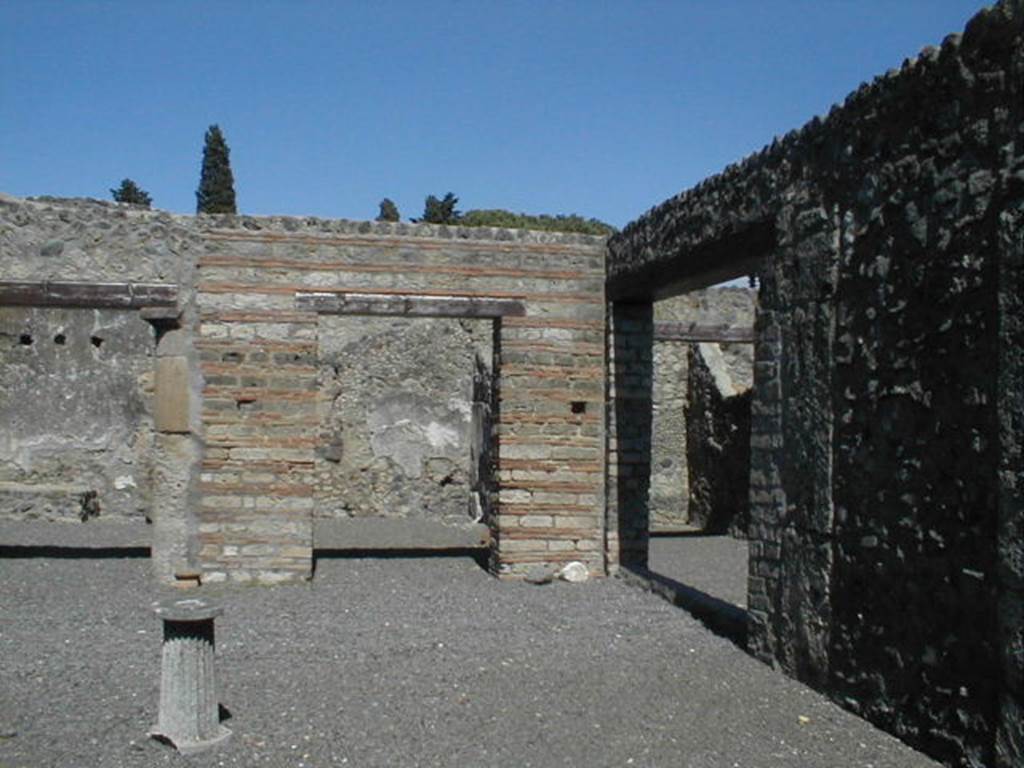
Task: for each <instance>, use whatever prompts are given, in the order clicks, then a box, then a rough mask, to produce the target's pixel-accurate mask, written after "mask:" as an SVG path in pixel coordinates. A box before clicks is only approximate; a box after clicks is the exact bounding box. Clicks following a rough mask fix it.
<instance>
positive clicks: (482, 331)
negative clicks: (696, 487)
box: [0, 197, 605, 582]
mask: <svg viewBox="0 0 1024 768" xmlns="http://www.w3.org/2000/svg"><path fill="white" fill-rule="evenodd" d="M604 255H605V245H604V240H603V239H601V238H593V237H586V236H579V235H566V234H557V233H537V232H523V231H510V230H498V229H486V228H474V229H462V228H449V227H435V226H430V225H409V224H401V223H399V224H390V223H359V222H343V221H323V220H317V219H292V218H251V217H227V216H221V217H189V216H172V215H170V214H166V213H162V212H159V211H145V210H139V209H135V208H132V207H129V206H119V205H115V204H108V203H101V202H98V201H81V200H79V201H75V200H52V199H42V200H17V199H14V198H9V197H3V198H0V260H2V261H0V266H2V274H3V275H4V278H5V281H6V283H5V287H3V290H4V291H5V292H6V293H5V294H4V295H5V296H7V297H8V298H7V299H6V301H7V303H8V304H12V305H17V306H8V307H5V308H4V309H3V313H4V314H3V326H2V328H0V331H2V333H3V336H2V342H3V350H2V352H0V354H2V358H0V362H2V363H3V366H2V367H3V371H2V374H0V375H2V376H3V377H4V383H5V384H7V386H5V387H4V390H3V397H2V399H0V413H3V414H4V415H5V417H6V418H9V420H10V422H11V424H12V425H13V427H14V429H13V430H12V431H9V432H8V433H6V434H5V436H4V442H3V443H2V444H0V451H2V453H0V473H2V474H0V483H5V485H2V486H0V498H2V499H3V500H2V501H0V508H2V509H3V510H4V511H5V512H4V513H5V514H19V515H22V516H29V515H32V514H37V515H39V516H43V515H46V516H57V515H60V516H68V515H71V516H74V515H81V514H87V515H95V514H96V513H97V512H98V513H99V514H100V515H101V516H108V517H113V516H115V515H116V516H143V515H144V516H147V517H148V518H150V519H151V520H152V521H153V523H154V527H153V532H154V562H155V564H156V568H157V572H158V575H160V576H161V578H164V579H169V578H173V575H174V574H175V573H176V572H180V571H184V570H191V569H195V568H199V569H201V570H203V571H204V572H205V577H206V579H207V580H208V581H210V580H218V579H233V580H238V581H246V580H258V581H264V582H271V581H279V580H284V579H290V578H296V577H306V576H308V575H309V574H310V572H311V565H312V560H311V556H312V548H313V545H314V542H313V533H312V531H313V517H314V515H317V516H319V517H322V518H329V517H332V516H345V517H348V516H352V517H361V518H366V517H381V516H389V517H404V518H408V519H414V520H416V521H417V522H418V523H422V522H423V521H424V520H426V519H431V520H434V521H437V522H439V523H449V524H457V525H460V526H461V525H465V524H466V523H470V522H472V521H474V520H484V521H485V522H486V523H487V524H488V525H489V526H490V530H491V533H490V537H491V541H492V551H493V558H492V565H493V568H494V570H495V572H497V573H499V574H502V575H509V576H516V575H521V574H522V573H524V572H525V571H526V570H527V569H529V568H531V567H533V566H537V565H540V566H543V567H546V568H552V569H553V568H556V567H558V566H559V565H561V564H563V563H565V562H569V561H573V560H579V561H582V562H584V563H585V564H586V565H587V567H588V568H589V569H590V570H591V572H592V573H594V574H601V573H604V570H605V562H604V551H603V535H604V533H603V523H604V515H603V507H602V500H603V497H604V493H603V487H604V472H603V462H602V456H603V446H604V440H603V429H604V424H603V403H604V390H605V384H604V343H603V342H604V325H605V323H604V311H605V309H604V300H603V287H604ZM11 281H20V283H17V284H15V283H12V282H11ZM47 281H51V282H52V281H58V282H60V283H61V285H63V286H64V287H63V288H61V287H60V286H58V288H59V290H57V289H54V290H50V289H49V288H48V285H49V283H48V282H47ZM82 283H90V285H89V286H86V287H84V288H83V287H81V284H82ZM100 283H103V284H104V285H98V284H100ZM140 283H159V284H160V285H162V286H165V287H168V288H169V289H177V297H178V304H177V306H176V307H172V308H167V307H165V308H164V309H162V310H161V311H159V312H149V311H148V310H147V308H146V307H145V306H144V302H143V303H139V302H142V299H143V298H144V293H140V294H139V302H135V303H131V302H129V304H130V306H129V304H125V306H124V307H123V308H122V309H118V310H113V309H102V310H100V309H97V308H96V307H95V306H94V305H93V304H91V303H90V301H95V297H96V296H97V295H100V294H104V293H105V292H106V293H107V294H109V293H110V292H111V291H113V292H114V293H118V295H124V296H128V297H129V298H130V297H132V296H133V295H134V294H133V291H134V290H136V289H135V288H133V286H137V285H138V284H140ZM27 284H30V285H27ZM70 284H73V285H72V288H73V286H74V285H78V286H79V288H76V289H74V290H70V291H68V290H66V289H67V287H68V285H70ZM26 286H27V287H26ZM33 286H34V287H33ZM19 291H21V293H19ZM302 294H311V295H312V296H314V297H317V296H319V297H321V298H322V297H327V299H328V301H327V304H330V303H331V301H332V300H333V301H335V303H338V302H339V301H341V302H342V303H344V301H348V300H350V299H354V300H355V302H356V304H358V305H359V307H360V308H359V309H357V310H356V311H357V313H359V315H360V316H353V317H349V316H334V315H332V314H331V313H332V312H333V311H335V310H331V309H324V308H323V307H322V306H321V305H320V304H317V305H315V306H313V305H309V304H304V303H303V302H302V300H301V295H302ZM25 296H34V297H35V298H34V299H31V300H26V299H25ZM345 297H348V298H345ZM343 300H344V301H343ZM32 301H37V302H42V304H48V306H46V307H43V306H33V305H32ZM62 302H63V303H62ZM69 302H70V303H69ZM25 304H28V305H29V306H22V305H25ZM140 308H141V309H140ZM349 309H351V307H349ZM337 311H348V310H343V309H339V310H337ZM380 312H383V313H384V314H390V315H396V316H401V319H397V318H371V317H365V316H362V315H366V314H371V315H372V314H377V313H380ZM419 312H426V313H427V314H430V315H438V314H440V316H441V317H442V318H447V319H440V318H438V317H416V315H417V313H419ZM141 316H145V317H146V318H147V320H148V321H149V324H148V325H147V323H146V322H144V321H143V320H142V319H141ZM457 318H462V319H457ZM23 337H31V339H32V341H31V343H23V341H22V339H23ZM61 341H63V343H61ZM111 372H116V375H108V374H111ZM101 375H102V379H101V378H100V377H101ZM43 381H45V382H47V386H45V387H39V386H37V385H38V384H39V383H40V382H43ZM65 395H66V396H67V397H65ZM55 398H64V400H63V401H61V402H62V404H61V405H60V406H59V407H52V406H51V401H52V400H53V399H55ZM65 401H66V402H65ZM36 409H37V410H39V411H46V410H47V409H48V411H49V413H52V414H53V417H52V418H49V416H47V417H44V418H33V417H32V412H33V410H36ZM62 409H63V410H62ZM66 416H70V417H71V418H64V417H66ZM58 422H60V423H58ZM15 486H17V487H15ZM26 488H27V490H26ZM93 491H96V493H95V494H93V493H92V492H93ZM55 493H65V494H66V495H69V498H68V499H63V500H59V501H60V503H59V504H57V502H52V503H51V501H49V499H50V498H51V497H52V496H53V495H54V494H55ZM47 494H49V496H47ZM47 505H49V506H47ZM83 510H84V511H83ZM332 545H333V546H338V545H339V543H338V542H337V541H334V542H332ZM341 545H343V543H341Z"/></svg>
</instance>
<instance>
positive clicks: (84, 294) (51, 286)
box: [0, 280, 178, 309]
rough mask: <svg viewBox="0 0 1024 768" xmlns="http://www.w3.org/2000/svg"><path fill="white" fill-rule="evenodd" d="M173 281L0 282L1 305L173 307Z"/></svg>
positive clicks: (110, 307)
mask: <svg viewBox="0 0 1024 768" xmlns="http://www.w3.org/2000/svg"><path fill="white" fill-rule="evenodd" d="M177 304H178V286H177V285H174V284H173V283H85V282H63V281H60V282H58V281H50V280H41V281H34V282H14V281H7V280H3V281H0V306H19V307H78V308H86V309H93V308H97V309H141V308H142V307H176V306H177Z"/></svg>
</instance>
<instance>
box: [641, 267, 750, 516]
mask: <svg viewBox="0 0 1024 768" xmlns="http://www.w3.org/2000/svg"><path fill="white" fill-rule="evenodd" d="M756 296H757V293H756V291H753V290H751V289H748V288H741V287H722V288H711V289H708V290H703V291H694V292H693V293H687V294H684V295H682V296H676V297H673V298H670V299H665V300H664V301H658V302H655V304H654V323H655V327H657V326H658V324H659V323H682V324H696V325H707V326H723V325H724V326H730V327H737V328H752V327H753V325H754V308H755V302H756ZM717 346H719V347H720V349H721V352H722V354H723V355H724V358H725V361H726V365H727V367H728V371H729V375H730V377H731V379H732V381H733V382H734V383H735V385H736V386H737V387H738V390H739V391H742V390H744V389H749V388H750V386H751V384H752V382H753V371H754V365H753V363H754V360H753V346H752V345H750V344H739V343H732V344H730V343H723V344H720V345H717ZM692 347H693V345H692V344H691V343H687V342H682V341H668V340H659V339H657V338H655V340H654V371H653V376H654V378H653V389H652V398H653V406H652V407H653V413H652V423H651V490H650V505H651V512H650V515H651V518H650V520H651V530H653V531H672V530H679V529H681V528H684V527H686V526H689V525H691V523H692V521H691V519H690V517H691V516H690V513H689V497H690V488H689V474H690V473H689V471H688V468H687V451H688V450H689V449H688V445H687V436H686V435H687V421H686V408H687V404H688V402H689V399H690V396H689V394H688V393H689V384H688V381H689V379H688V359H689V355H690V354H691V349H692Z"/></svg>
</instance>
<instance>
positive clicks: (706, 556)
mask: <svg viewBox="0 0 1024 768" xmlns="http://www.w3.org/2000/svg"><path fill="white" fill-rule="evenodd" d="M747 553H748V548H747V542H745V541H743V540H741V539H734V538H732V537H731V536H652V537H651V543H650V549H649V550H648V567H649V568H650V569H651V570H652V571H653V572H654V573H657V574H660V575H662V576H667V577H668V578H670V579H674V580H675V581H678V582H679V583H680V584H685V585H686V586H688V587H693V588H694V589H699V590H700V591H701V592H705V593H707V594H709V595H711V596H712V597H717V598H718V599H719V600H725V601H726V602H728V603H732V604H733V605H735V606H738V607H740V608H746V607H747Z"/></svg>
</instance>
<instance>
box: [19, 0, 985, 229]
mask: <svg viewBox="0 0 1024 768" xmlns="http://www.w3.org/2000/svg"><path fill="white" fill-rule="evenodd" d="M982 5H983V3H982V2H980V0H617V1H612V0H547V2H542V1H541V0H530V1H522V2H517V1H516V0H508V1H507V2H499V1H498V0H450V1H449V0H429V2H428V1H423V0H421V1H420V2H407V1H406V0H377V1H374V2H371V1H370V0H363V1H361V2H356V1H355V0H351V1H349V2H342V0H336V1H335V2H326V1H324V2H313V1H309V2H304V1H303V0H290V1H285V0H280V1H279V2H271V1H269V0H239V1H238V2H232V1H229V0H223V1H218V0H200V1H195V2H194V1H192V0H173V1H172V0H166V1H164V2H158V1H157V0H124V1H123V2H109V1H105V2H101V1H100V0H61V1H59V2H57V1H52V0H0V192H5V193H7V194H13V195H18V196H29V195H59V196H85V197H100V198H105V199H109V197H110V195H109V188H110V187H115V186H117V185H118V184H119V182H120V180H121V179H122V178H124V177H126V176H127V177H131V178H132V179H134V180H135V181H136V182H137V183H138V184H139V185H140V186H142V187H143V188H144V189H145V190H147V191H148V192H149V193H150V194H151V195H152V196H153V199H154V207H158V208H163V209H166V210H171V211H176V212H181V213H192V212H194V211H195V189H196V185H197V182H198V177H199V163H200V157H201V153H202V141H203V134H204V132H205V130H206V128H207V126H208V125H210V124H211V123H218V124H219V125H220V126H221V128H222V130H223V131H224V134H225V136H226V138H227V141H228V144H229V146H230V147H231V163H232V168H233V170H234V174H235V188H236V191H237V194H238V206H239V210H240V211H241V212H243V213H251V214H258V215H262V214H289V215H293V214H308V215H314V216H322V217H330V218H349V219H369V218H373V217H374V216H376V214H377V205H378V203H379V201H380V200H381V198H383V197H385V196H386V197H391V198H392V199H393V200H395V202H396V203H397V204H398V206H399V208H400V210H401V212H402V216H403V218H408V217H410V216H413V217H417V216H419V215H420V214H421V213H422V211H423V198H424V197H425V196H426V195H427V194H435V195H438V196H441V195H443V194H444V193H446V192H448V191H452V192H454V193H455V194H456V195H458V197H459V199H460V204H459V207H460V208H461V209H462V210H468V209H472V208H507V209H511V210H513V211H517V212H519V211H522V212H528V213H579V214H581V215H584V216H588V217H589V216H594V217H597V218H599V219H603V220H605V221H607V222H609V223H611V224H613V225H615V226H618V227H621V226H623V225H624V224H626V223H627V222H628V221H630V220H632V219H634V218H636V217H637V216H638V215H640V214H641V213H643V212H644V211H645V210H647V209H648V208H650V207H651V206H653V205H655V204H656V203H658V202H660V201H661V200H663V199H665V198H667V197H670V196H671V195H674V194H676V193H677V192H679V191H680V190H682V189H685V188H687V187H690V186H692V185H693V184H695V183H697V182H698V181H700V180H701V179H702V178H704V177H705V176H708V175H710V174H713V173H715V172H717V171H719V170H721V169H722V168H723V167H724V166H725V165H727V164H728V163H730V162H732V161H735V160H739V159H740V158H742V157H744V156H745V155H747V154H750V153H751V152H753V151H756V150H758V149H760V148H761V147H762V146H763V145H765V144H767V143H770V142H771V140H772V138H773V137H774V136H775V135H777V134H782V133H785V132H786V131H788V130H790V129H792V128H797V127H799V126H800V125H802V124H803V123H805V122H806V121H807V120H809V119H810V118H811V117H813V116H814V115H816V114H823V113H826V112H827V111H828V109H829V108H830V107H831V105H832V104H833V103H834V102H837V101H842V100H843V99H844V98H845V96H846V94H847V93H849V92H850V91H851V90H853V89H855V88H856V87H857V86H858V85H859V84H860V83H861V82H862V81H865V80H870V79H872V78H873V77H874V76H876V75H879V74H881V73H883V72H884V71H885V70H887V69H889V68H892V67H898V66H900V64H901V63H902V62H903V60H904V58H906V57H909V56H913V55H916V54H917V53H918V51H919V50H920V49H921V48H922V47H924V46H925V45H931V44H934V45H937V44H939V43H941V41H942V39H943V37H945V36H946V35H947V34H948V33H951V32H960V31H962V30H963V27H964V24H965V23H966V21H967V20H968V19H969V18H970V16H971V15H973V14H974V13H975V12H976V11H977V10H978V9H979V8H980V7H981V6H982Z"/></svg>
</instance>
